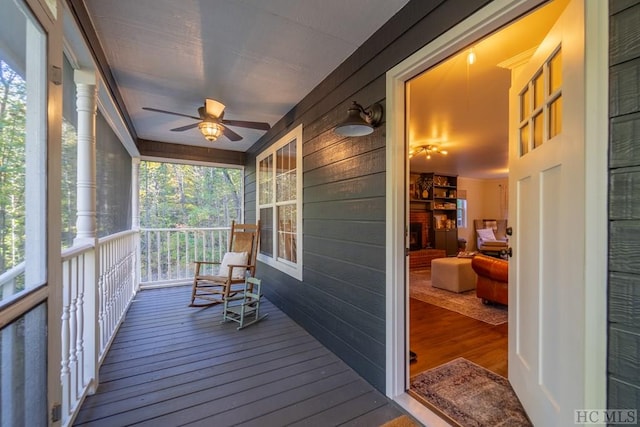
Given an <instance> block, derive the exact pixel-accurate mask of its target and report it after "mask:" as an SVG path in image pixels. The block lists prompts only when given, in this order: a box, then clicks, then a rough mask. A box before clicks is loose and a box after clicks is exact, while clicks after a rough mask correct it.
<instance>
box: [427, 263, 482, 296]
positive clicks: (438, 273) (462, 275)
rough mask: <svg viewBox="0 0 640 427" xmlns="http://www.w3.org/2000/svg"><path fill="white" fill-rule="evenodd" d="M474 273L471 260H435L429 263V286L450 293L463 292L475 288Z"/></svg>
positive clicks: (475, 278) (475, 277)
mask: <svg viewBox="0 0 640 427" xmlns="http://www.w3.org/2000/svg"><path fill="white" fill-rule="evenodd" d="M476 280H477V276H476V273H475V272H474V271H473V268H471V258H457V257H452V258H436V259H434V260H433V261H431V286H433V287H434V288H440V289H446V290H447V291H451V292H458V293H459V292H465V291H470V290H472V289H475V288H476Z"/></svg>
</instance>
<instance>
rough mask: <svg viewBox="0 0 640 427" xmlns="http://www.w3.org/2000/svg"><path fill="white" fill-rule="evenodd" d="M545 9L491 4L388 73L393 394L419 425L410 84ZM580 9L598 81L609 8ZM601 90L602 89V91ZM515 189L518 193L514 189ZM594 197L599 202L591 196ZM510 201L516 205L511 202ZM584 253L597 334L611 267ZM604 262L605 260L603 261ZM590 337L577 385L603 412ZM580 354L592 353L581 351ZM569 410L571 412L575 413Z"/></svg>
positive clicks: (595, 165)
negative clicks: (412, 307)
mask: <svg viewBox="0 0 640 427" xmlns="http://www.w3.org/2000/svg"><path fill="white" fill-rule="evenodd" d="M542 3H543V2H540V1H536V0H532V1H528V0H522V1H519V0H513V1H506V2H494V3H490V4H489V5H487V6H486V7H485V8H483V9H482V10H481V11H479V12H478V13H477V14H474V15H472V16H471V17H469V18H468V19H467V20H465V21H464V22H462V23H461V24H460V25H458V26H456V27H454V28H453V29H451V30H450V31H449V32H447V33H446V34H445V35H443V36H442V37H440V38H438V39H436V40H434V41H433V42H431V43H429V45H427V46H425V47H424V48H423V49H421V50H420V51H418V52H417V53H416V54H414V55H412V56H411V57H410V58H407V59H406V60H405V61H403V62H402V63H400V64H399V65H398V66H396V67H394V68H393V69H391V70H389V72H388V73H387V112H388V113H387V119H388V121H387V166H388V168H387V170H388V174H387V176H388V180H387V194H388V195H389V204H388V209H387V223H388V229H387V248H388V252H387V260H388V262H387V320H388V328H387V395H388V396H390V397H392V398H394V399H395V400H396V402H398V403H399V404H401V405H402V406H404V407H405V408H407V409H409V410H410V411H411V412H412V413H416V414H418V415H420V418H419V419H421V420H428V419H429V415H428V414H427V415H426V416H424V417H422V414H421V413H420V409H419V408H417V407H416V406H415V401H412V400H411V399H410V398H409V397H408V396H407V395H406V393H405V390H407V388H408V386H409V364H408V355H409V351H410V348H409V340H408V339H405V333H407V332H408V329H407V328H408V327H409V326H410V323H409V312H408V307H409V296H408V292H407V289H405V287H404V286H398V284H400V283H402V284H404V283H406V281H407V280H408V279H407V278H408V276H409V269H408V262H407V261H406V260H405V248H407V249H408V243H407V241H406V236H407V235H408V226H409V215H408V212H409V209H408V202H407V195H406V194H407V190H408V188H407V187H408V183H409V182H410V181H409V173H410V171H409V167H407V154H408V151H409V147H408V144H409V141H410V136H411V135H410V129H407V131H406V133H405V125H406V120H405V115H406V112H405V106H406V98H407V97H408V96H409V95H407V94H406V93H405V86H406V82H407V81H410V80H411V79H413V78H414V77H415V76H417V75H419V74H420V73H422V72H424V71H425V70H427V69H429V68H431V67H434V66H436V65H437V64H440V63H443V62H445V61H446V60H447V59H448V58H451V57H453V56H454V55H455V54H456V53H460V52H463V51H465V50H466V49H469V48H470V47H471V46H473V45H474V44H475V43H477V42H478V41H479V40H483V39H485V38H486V37H487V35H489V34H492V33H493V32H494V31H496V29H498V28H502V27H503V26H505V25H506V24H508V23H509V22H512V21H515V20H516V19H517V18H519V17H521V16H525V15H527V14H528V13H529V12H530V11H532V10H533V9H535V8H536V7H538V6H540V5H541V4H542ZM574 3H575V4H576V5H577V6H578V7H580V8H581V7H584V8H585V9H586V12H585V13H584V14H585V16H586V17H587V18H588V17H589V16H591V20H589V19H585V22H586V23H585V26H586V29H587V30H586V31H584V32H583V33H580V34H587V37H586V38H587V41H586V42H585V43H589V42H588V39H589V38H590V37H592V36H593V39H592V41H591V43H592V44H591V50H590V58H591V59H590V62H589V64H590V67H591V68H589V69H593V67H596V68H597V69H598V73H600V74H599V75H600V76H602V75H605V71H603V68H604V67H603V66H602V64H600V63H599V62H597V60H598V59H599V60H600V61H605V62H606V53H607V51H606V38H607V32H606V19H604V18H603V19H597V17H602V16H605V17H606V5H604V6H603V7H599V6H598V5H596V4H591V3H584V2H581V1H580V2H572V3H571V4H574ZM576 12H578V13H582V12H580V11H574V12H573V16H580V15H579V14H578V13H576ZM603 22H604V24H603ZM574 34H577V33H574ZM574 40H576V39H574ZM578 41H579V40H578ZM594 43H595V44H594ZM584 69H585V68H583V70H584ZM598 73H596V72H594V73H591V72H590V73H588V75H587V79H586V86H585V87H586V91H587V92H588V93H589V96H588V97H587V101H588V102H586V103H585V104H584V105H583V107H584V108H587V107H588V106H590V107H588V108H592V109H593V111H597V112H598V114H595V116H597V117H596V119H597V120H595V121H590V122H589V126H588V127H589V128H590V129H591V128H592V129H591V130H592V131H593V132H589V133H587V134H586V135H585V139H586V140H588V141H587V142H586V143H585V144H584V146H585V147H586V156H587V158H588V159H591V163H590V165H589V166H588V167H589V170H590V174H589V175H588V176H587V178H586V179H587V181H589V182H590V183H591V185H595V183H597V182H599V181H597V180H595V176H597V177H599V178H598V179H600V180H606V165H605V167H603V166H602V162H594V161H593V160H594V159H596V158H602V156H605V155H606V123H607V122H606V111H604V112H603V111H601V109H600V108H599V107H598V105H600V104H602V105H606V81H605V82H604V83H603V82H602V79H597V77H596V74H598ZM603 85H604V89H600V88H601V87H602V86H603ZM587 104H588V105H587ZM588 108H587V109H588ZM577 111H581V109H576V112H577ZM593 135H599V136H600V139H596V138H595V137H594V136H593ZM603 136H604V137H603ZM398 141H406V144H407V146H404V145H401V144H398ZM602 141H604V143H602ZM598 156H600V157H598ZM605 163H606V162H605ZM601 169H602V170H601ZM572 184H573V185H574V188H575V187H576V186H579V185H578V184H580V183H579V182H573V183H572ZM511 187H512V188H515V187H514V186H511ZM598 188H600V189H601V186H598ZM601 191H606V189H604V190H602V189H601ZM590 194H592V195H593V193H590ZM603 194H605V193H603ZM512 199H514V198H513V197H512ZM586 202H587V203H586V204H585V210H584V211H585V212H586V213H587V215H586V218H585V223H586V224H588V225H591V226H595V227H603V230H606V195H605V196H602V197H590V198H588V200H587V201H586ZM405 203H406V204H407V208H406V209H403V208H402V207H403V206H404V205H405ZM576 206H577V205H576ZM405 214H406V217H405ZM556 222H557V221H556ZM574 222H575V221H574ZM405 224H406V226H405ZM522 240H524V239H522ZM581 248H582V247H581ZM584 251H585V257H586V259H588V260H591V261H590V262H589V263H588V265H589V268H588V270H592V273H595V276H594V275H590V276H578V275H577V276H576V277H575V278H574V279H573V281H576V280H578V282H577V283H581V282H580V280H584V289H585V290H586V292H587V293H588V295H587V297H588V298H587V300H586V304H585V308H586V309H589V310H590V313H591V314H593V315H594V316H595V317H596V318H597V321H595V323H597V324H598V328H602V327H603V325H605V324H606V310H605V309H603V307H602V305H598V304H593V303H592V302H594V301H598V300H601V299H602V298H604V296H605V290H604V289H603V287H602V286H599V285H598V284H597V282H598V281H604V280H605V279H604V278H605V277H606V262H601V261H598V259H599V258H598V257H597V255H598V253H599V252H598V251H597V250H595V249H594V248H590V247H586V246H585V247H584ZM600 255H602V254H600ZM605 258H606V257H602V259H605ZM514 312H515V310H512V311H511V313H514ZM518 312H520V310H519V311H518ZM529 324H531V325H533V324H535V323H530V322H529ZM567 324H569V323H567ZM510 330H511V329H510ZM599 330H600V329H599ZM602 330H604V329H602ZM592 338H593V339H591V338H590V339H588V340H587V341H588V342H586V344H587V347H588V349H589V351H595V352H596V354H597V355H598V357H594V358H591V357H587V358H586V360H585V361H584V363H586V364H587V365H588V366H590V367H592V368H594V369H592V370H591V371H589V372H593V373H592V374H589V375H587V374H585V375H583V376H582V377H580V378H576V379H578V380H580V381H584V382H585V387H587V388H588V390H589V391H588V393H587V392H586V391H585V393H586V394H585V395H584V396H580V398H583V399H584V402H586V403H589V402H590V404H596V405H598V404H599V405H603V404H604V401H605V399H604V394H603V393H601V392H598V390H602V389H603V388H602V387H603V384H604V379H605V378H606V376H605V372H606V370H605V369H604V364H603V363H600V361H602V360H605V359H604V356H603V354H604V353H606V351H605V349H606V345H605V342H606V335H605V334H604V333H602V334H598V335H597V336H592ZM514 342H515V341H514ZM511 350H512V349H511V348H510V349H509V352H510V353H509V357H510V358H509V360H510V361H511V358H512V354H511ZM581 354H590V353H589V352H581ZM596 359H597V360H596ZM405 363H406V364H405ZM583 372H587V370H583ZM601 386H602V387H601ZM565 406H566V405H565ZM569 406H570V405H569ZM569 406H566V407H567V408H569ZM574 406H575V405H574ZM565 415H566V414H565Z"/></svg>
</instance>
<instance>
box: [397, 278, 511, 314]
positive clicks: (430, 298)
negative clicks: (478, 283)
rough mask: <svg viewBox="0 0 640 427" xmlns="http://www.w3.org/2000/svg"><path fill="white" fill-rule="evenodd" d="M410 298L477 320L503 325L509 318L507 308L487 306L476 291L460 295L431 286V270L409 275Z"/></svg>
mask: <svg viewBox="0 0 640 427" xmlns="http://www.w3.org/2000/svg"><path fill="white" fill-rule="evenodd" d="M409 296H410V297H411V298H415V299H417V300H420V301H424V302H427V303H429V304H433V305H437V306H438V307H442V308H446V309H447V310H451V311H455V312H456V313H460V314H463V315H465V316H468V317H471V318H473V319H476V320H480V321H483V322H485V323H489V324H490V325H501V324H503V323H506V322H507V320H508V317H509V314H508V310H507V307H506V306H500V305H487V304H483V303H482V299H480V298H478V297H477V296H476V291H475V290H472V291H467V292H461V293H459V294H457V293H455V292H451V291H447V290H445V289H438V288H434V287H433V286H431V270H429V269H424V270H413V271H411V273H410V275H409Z"/></svg>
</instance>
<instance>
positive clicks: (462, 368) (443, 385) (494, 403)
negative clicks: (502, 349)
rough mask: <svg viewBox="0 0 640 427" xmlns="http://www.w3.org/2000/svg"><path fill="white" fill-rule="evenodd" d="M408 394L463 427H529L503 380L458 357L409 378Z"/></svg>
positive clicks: (511, 392) (527, 420)
mask: <svg viewBox="0 0 640 427" xmlns="http://www.w3.org/2000/svg"><path fill="white" fill-rule="evenodd" d="M410 391H411V392H413V393H412V394H413V395H417V397H419V398H420V399H421V400H423V401H424V402H425V403H426V404H427V405H428V406H430V407H432V408H433V409H434V410H436V411H438V412H440V413H441V414H442V415H444V416H445V417H447V418H449V419H450V420H452V421H454V422H456V423H458V424H460V425H461V426H464V427H467V426H469V427H480V426H492V427H494V426H509V427H520V426H522V427H524V426H526V427H532V426H533V424H531V421H529V418H528V417H527V414H526V413H525V411H524V409H523V407H522V404H521V403H520V401H519V400H518V397H517V396H516V394H515V393H514V391H513V389H512V388H511V385H510V384H509V381H508V380H507V379H506V378H503V377H501V376H500V375H498V374H495V373H493V372H491V371H489V370H488V369H485V368H483V367H482V366H478V365H476V364H475V363H473V362H470V361H468V360H467V359H465V358H462V357H459V358H457V359H454V360H452V361H451V362H448V363H445V364H444V365H440V366H438V367H436V368H433V369H430V370H428V371H425V372H423V373H421V374H418V375H416V376H415V377H413V378H412V379H411V386H410Z"/></svg>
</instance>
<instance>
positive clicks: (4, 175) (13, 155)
mask: <svg viewBox="0 0 640 427" xmlns="http://www.w3.org/2000/svg"><path fill="white" fill-rule="evenodd" d="M26 110H27V103H26V83H25V81H24V79H22V77H21V76H20V75H19V74H18V73H17V72H16V71H14V70H12V69H11V68H10V67H9V66H8V65H7V64H6V63H5V62H4V61H0V273H1V272H4V271H6V270H8V269H9V268H11V267H13V266H15V265H17V264H19V263H20V262H22V261H23V260H24V243H25V229H24V220H25V205H24V204H25V194H24V193H25V124H26Z"/></svg>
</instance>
